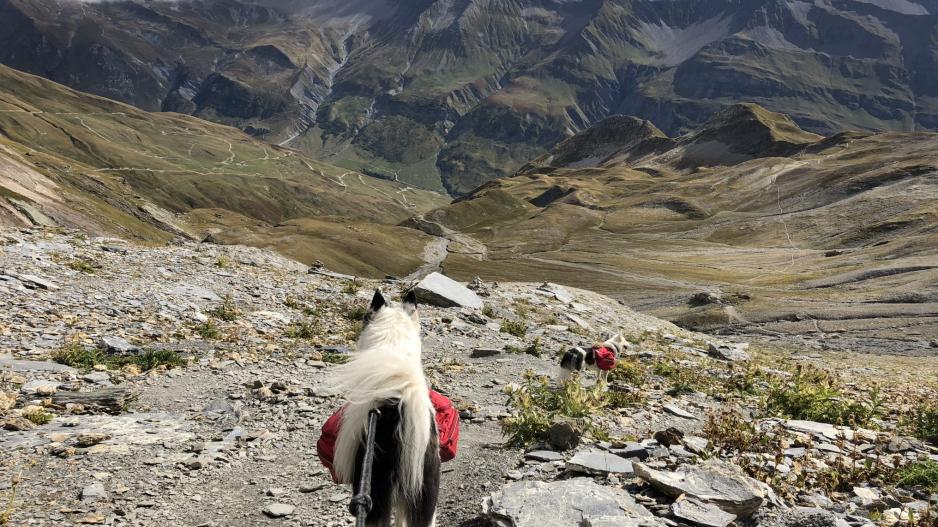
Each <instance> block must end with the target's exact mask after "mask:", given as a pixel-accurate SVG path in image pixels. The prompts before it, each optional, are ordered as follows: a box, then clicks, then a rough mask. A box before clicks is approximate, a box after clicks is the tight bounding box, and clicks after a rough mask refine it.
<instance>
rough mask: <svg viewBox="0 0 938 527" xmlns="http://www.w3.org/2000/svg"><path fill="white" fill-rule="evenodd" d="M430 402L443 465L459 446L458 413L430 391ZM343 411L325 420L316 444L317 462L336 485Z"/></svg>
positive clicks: (453, 455) (449, 403)
mask: <svg viewBox="0 0 938 527" xmlns="http://www.w3.org/2000/svg"><path fill="white" fill-rule="evenodd" d="M430 402H431V403H433V408H434V410H436V428H437V431H438V432H439V435H440V461H443V462H444V463H445V462H446V461H449V460H451V459H453V458H455V457H456V450H457V447H458V445H459V412H457V411H456V408H455V407H454V406H453V402H452V401H450V400H449V399H447V398H446V397H444V396H443V395H441V394H439V393H437V392H435V391H433V390H430ZM343 410H345V407H344V406H343V407H342V408H339V410H338V411H337V412H336V413H334V414H332V416H331V417H329V419H327V420H326V423H325V424H324V425H322V435H321V436H319V441H317V442H316V453H317V454H319V461H321V462H322V464H323V466H324V467H326V468H327V469H329V473H330V474H332V481H334V482H336V483H340V482H339V479H338V477H337V476H336V473H335V469H334V468H333V466H332V462H333V460H334V459H335V442H336V439H338V437H339V429H340V428H341V427H342V411H343Z"/></svg>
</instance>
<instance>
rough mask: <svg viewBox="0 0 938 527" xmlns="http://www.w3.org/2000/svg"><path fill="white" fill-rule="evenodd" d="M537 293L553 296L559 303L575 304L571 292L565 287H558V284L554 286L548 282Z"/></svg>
mask: <svg viewBox="0 0 938 527" xmlns="http://www.w3.org/2000/svg"><path fill="white" fill-rule="evenodd" d="M537 292H538V293H542V294H546V295H550V296H553V297H554V298H556V299H557V300H558V301H560V302H563V303H564V304H569V303H570V302H573V300H574V296H573V294H572V293H570V291H568V290H567V289H566V288H565V287H563V286H562V285H558V284H552V283H550V282H547V283H545V284H543V285H541V286H540V287H538V288H537Z"/></svg>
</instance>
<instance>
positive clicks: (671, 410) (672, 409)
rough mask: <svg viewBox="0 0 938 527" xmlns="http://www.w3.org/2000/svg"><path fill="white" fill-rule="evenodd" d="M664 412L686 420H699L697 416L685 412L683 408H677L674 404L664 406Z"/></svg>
mask: <svg viewBox="0 0 938 527" xmlns="http://www.w3.org/2000/svg"><path fill="white" fill-rule="evenodd" d="M664 410H665V411H666V412H668V413H669V414H673V415H676V416H678V417H682V418H684V419H697V416H695V415H694V414H692V413H690V412H688V411H687V410H684V409H683V408H680V407H678V406H675V405H673V404H666V405H664Z"/></svg>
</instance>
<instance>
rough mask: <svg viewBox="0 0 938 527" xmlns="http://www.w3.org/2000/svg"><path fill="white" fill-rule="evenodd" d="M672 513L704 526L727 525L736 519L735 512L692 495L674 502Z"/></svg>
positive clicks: (721, 526)
mask: <svg viewBox="0 0 938 527" xmlns="http://www.w3.org/2000/svg"><path fill="white" fill-rule="evenodd" d="M671 514H673V515H674V516H675V517H677V518H680V519H682V520H687V521H689V522H693V523H696V524H697V525H703V526H704V527H726V526H727V525H729V524H730V523H732V522H733V520H735V519H736V515H735V514H731V513H729V512H726V511H724V510H723V509H721V508H719V507H717V506H716V505H714V504H712V503H707V502H704V501H701V500H699V499H697V498H694V497H692V496H683V497H680V498H678V499H677V501H675V502H674V503H672V504H671Z"/></svg>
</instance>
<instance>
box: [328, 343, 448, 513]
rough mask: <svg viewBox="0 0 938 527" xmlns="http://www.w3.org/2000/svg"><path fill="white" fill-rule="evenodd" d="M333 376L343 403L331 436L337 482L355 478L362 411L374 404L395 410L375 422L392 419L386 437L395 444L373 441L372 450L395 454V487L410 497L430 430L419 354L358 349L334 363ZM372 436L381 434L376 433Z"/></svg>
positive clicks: (419, 481)
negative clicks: (335, 435) (351, 356)
mask: <svg viewBox="0 0 938 527" xmlns="http://www.w3.org/2000/svg"><path fill="white" fill-rule="evenodd" d="M335 380H336V385H337V387H338V389H339V390H341V391H342V393H345V394H346V398H347V399H348V402H349V404H348V405H347V406H346V408H345V410H344V411H343V413H342V425H341V428H340V429H339V436H338V438H337V440H336V452H335V464H334V467H335V470H336V474H337V476H338V478H339V481H341V482H342V483H353V482H354V479H355V478H356V477H357V470H358V468H359V467H357V464H358V457H359V449H360V447H362V445H363V444H364V441H365V434H366V433H367V431H366V427H367V426H368V413H369V412H370V411H371V410H372V409H375V408H379V409H382V412H387V411H392V412H395V411H396V413H397V415H393V416H384V415H382V419H381V421H382V422H383V423H395V424H396V428H397V430H396V431H394V433H393V434H392V435H391V436H390V437H389V438H388V439H387V440H391V441H394V442H395V443H397V444H396V445H376V452H378V451H380V450H384V451H386V452H391V453H390V455H392V456H394V457H395V458H396V460H395V461H396V463H395V464H396V465H397V466H396V467H394V468H395V469H396V472H397V477H398V479H399V481H398V485H399V488H398V491H399V492H400V493H401V494H403V496H404V497H406V498H411V499H413V498H414V497H416V496H417V495H418V494H419V493H420V491H421V488H422V486H423V479H424V464H425V461H426V459H425V454H426V452H427V448H428V445H429V443H430V441H431V438H432V436H433V432H434V429H433V428H432V427H433V426H434V425H433V423H434V421H433V405H432V403H431V402H430V396H429V392H428V389H427V381H426V378H424V375H423V368H422V367H421V364H420V360H419V358H415V357H414V356H413V355H410V354H406V353H397V352H394V351H388V350H384V349H374V350H369V351H364V352H360V353H358V354H357V355H356V356H355V358H354V359H353V360H352V361H350V362H348V363H346V364H344V365H342V366H340V367H339V368H337V372H336V377H335ZM377 435H379V437H383V434H381V433H380V432H379V433H378V434H377ZM376 456H377V454H376ZM355 484H357V483H355Z"/></svg>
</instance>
